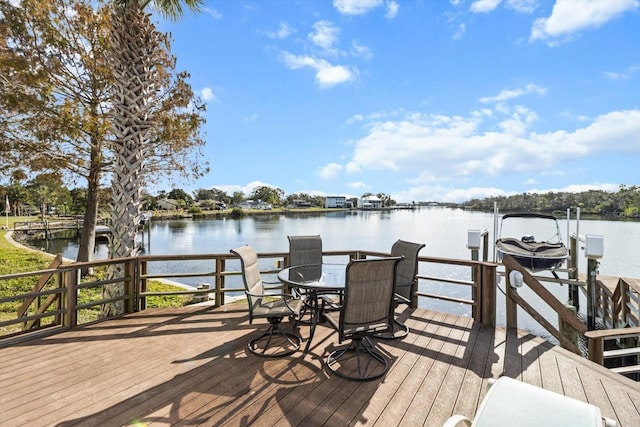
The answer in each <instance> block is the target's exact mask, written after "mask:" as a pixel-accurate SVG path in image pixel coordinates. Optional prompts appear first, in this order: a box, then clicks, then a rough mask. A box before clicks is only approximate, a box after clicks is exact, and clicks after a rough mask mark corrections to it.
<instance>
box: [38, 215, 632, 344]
mask: <svg viewBox="0 0 640 427" xmlns="http://www.w3.org/2000/svg"><path fill="white" fill-rule="evenodd" d="M519 225H522V227H523V228H522V230H521V231H520V230H516V231H514V230H511V232H510V233H513V235H515V236H517V237H520V235H524V234H533V235H535V236H536V237H537V238H539V239H547V238H550V237H551V236H552V235H553V234H554V232H555V226H553V223H552V222H551V223H548V222H547V223H545V224H538V223H535V224H531V223H529V222H527V223H525V224H519ZM525 225H526V226H528V227H527V228H524V227H525ZM559 225H560V231H561V234H562V239H563V241H564V242H565V243H567V242H568V238H567V221H566V220H560V221H559ZM469 229H487V230H489V233H490V239H489V240H490V241H492V240H494V232H493V230H494V216H493V214H492V213H480V212H467V211H462V210H451V209H446V208H438V207H434V208H422V209H420V210H413V211H412V210H399V211H392V212H380V211H370V212H361V211H354V212H335V213H328V214H321V215H300V216H294V215H289V216H283V215H265V216H258V217H247V218H243V219H239V220H235V219H217V220H180V221H153V220H152V221H151V226H150V229H149V231H145V233H144V236H143V239H144V246H145V253H147V254H152V255H159V254H201V253H227V252H228V251H229V249H231V248H235V247H238V246H241V245H244V244H249V245H251V246H253V247H254V248H255V249H256V251H258V252H286V251H287V250H288V241H287V235H297V234H319V235H321V236H322V242H323V248H324V250H344V249H354V250H356V249H367V250H375V251H386V252H388V251H389V250H390V248H391V245H392V244H393V242H394V241H396V240H397V239H404V240H410V241H414V242H423V243H425V244H426V247H425V248H424V249H422V251H421V252H420V254H421V255H425V256H437V257H446V258H461V259H470V258H471V254H470V251H469V250H468V249H467V248H466V244H467V231H468V230H469ZM504 231H505V232H506V231H507V230H506V224H505V230H504ZM570 232H571V233H575V232H576V223H575V221H571V223H570ZM579 232H580V234H581V235H585V234H596V235H602V236H604V246H605V255H604V257H603V258H602V260H601V264H600V274H604V275H611V276H625V277H636V278H638V277H640V222H631V221H602V220H584V219H583V220H581V221H580V224H579ZM503 234H505V233H503ZM47 250H48V251H49V252H52V253H57V252H60V253H62V254H63V255H64V256H65V257H67V258H72V259H73V258H75V256H76V253H77V242H75V241H73V240H65V239H60V240H54V241H51V242H50V243H49V245H48V249H47ZM492 254H493V246H491V248H490V254H489V260H491V259H492V258H493V255H492ZM105 257H106V246H105V245H99V247H98V249H97V253H96V258H105ZM266 268H269V266H266ZM579 268H580V271H583V272H584V270H585V269H586V259H585V258H584V255H583V253H581V254H580V256H579ZM171 269H172V270H171V271H177V270H178V269H177V268H176V266H175V265H173V266H172V267H171ZM151 270H153V271H152V272H161V271H162V266H159V265H154V266H153V267H152V268H151ZM180 270H184V271H206V270H209V271H210V270H212V268H211V266H207V265H202V264H198V263H192V264H185V265H183V266H182V268H181V269H180ZM420 272H421V274H427V275H430V276H437V277H453V278H461V279H468V278H469V277H468V276H469V270H468V269H463V268H459V267H457V268H456V267H446V266H444V267H443V266H439V265H435V264H430V265H426V266H423V267H421V271H420ZM181 281H182V282H184V283H187V284H190V285H196V284H198V283H199V282H202V281H206V279H204V280H203V279H202V278H201V279H193V280H191V281H189V280H187V279H181ZM503 284H504V281H502V282H501V283H500V284H499V286H503ZM421 286H422V288H426V289H424V290H427V291H428V292H432V293H443V294H447V295H451V296H457V297H461V298H469V297H470V295H469V290H468V289H467V288H466V287H459V286H455V285H450V284H440V283H436V282H433V283H423V284H421ZM550 288H551V290H552V291H553V292H554V294H556V295H557V296H558V298H559V299H560V300H561V301H565V300H566V296H567V287H566V286H564V287H563V286H560V285H550ZM521 292H522V294H523V296H525V297H526V290H525V289H524V288H523V289H522V291H521ZM498 295H499V296H500V297H501V298H500V299H499V301H498V311H499V314H498V319H499V320H501V319H502V318H503V317H502V316H503V314H502V311H503V307H504V298H503V297H502V296H501V294H500V292H498ZM421 305H424V306H426V307H429V308H435V309H443V310H446V311H451V312H455V313H458V314H463V315H468V314H469V312H470V310H469V308H468V307H467V306H463V305H457V304H451V303H446V302H439V301H431V300H429V301H425V302H421ZM581 305H582V307H584V306H585V304H584V302H583V303H582V304H581ZM550 316H551V317H555V314H550ZM523 317H524V320H523V321H521V324H522V327H525V328H527V329H530V330H535V329H536V327H535V326H532V325H531V323H532V322H533V320H530V319H527V318H526V317H527V316H526V315H523ZM533 323H535V322H533ZM541 335H544V333H541Z"/></svg>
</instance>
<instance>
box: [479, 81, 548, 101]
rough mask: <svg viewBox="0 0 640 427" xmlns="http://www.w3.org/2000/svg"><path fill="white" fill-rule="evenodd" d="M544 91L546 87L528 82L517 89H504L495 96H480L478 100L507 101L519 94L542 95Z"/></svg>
mask: <svg viewBox="0 0 640 427" xmlns="http://www.w3.org/2000/svg"><path fill="white" fill-rule="evenodd" d="M546 92H547V89H546V88H543V87H540V86H538V85H535V84H533V83H530V84H528V85H526V86H524V87H521V88H517V89H504V90H503V91H501V92H500V93H499V94H498V95H496V96H491V97H482V98H480V102H482V103H483V104H486V103H494V102H503V101H508V100H509V99H513V98H518V97H520V96H523V95H528V94H531V93H535V94H537V95H544V94H545V93H546Z"/></svg>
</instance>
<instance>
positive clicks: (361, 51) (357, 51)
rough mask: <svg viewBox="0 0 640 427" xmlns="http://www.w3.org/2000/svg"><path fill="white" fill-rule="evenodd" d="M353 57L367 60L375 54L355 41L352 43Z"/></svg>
mask: <svg viewBox="0 0 640 427" xmlns="http://www.w3.org/2000/svg"><path fill="white" fill-rule="evenodd" d="M351 55H353V56H356V57H360V58H364V59H366V60H370V59H371V58H373V53H371V49H369V46H365V45H361V44H358V42H357V41H355V40H354V41H353V42H351Z"/></svg>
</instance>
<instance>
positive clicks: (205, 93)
mask: <svg viewBox="0 0 640 427" xmlns="http://www.w3.org/2000/svg"><path fill="white" fill-rule="evenodd" d="M202 99H204V100H205V101H215V100H216V95H215V94H214V93H213V90H212V89H211V88H210V87H205V88H202Z"/></svg>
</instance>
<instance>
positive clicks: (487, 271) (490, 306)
mask: <svg viewBox="0 0 640 427" xmlns="http://www.w3.org/2000/svg"><path fill="white" fill-rule="evenodd" d="M496 270H497V266H496V265H495V264H494V265H490V264H487V263H484V264H481V265H480V283H479V284H478V285H479V288H480V290H481V291H480V300H479V301H476V303H477V304H479V305H480V307H481V309H480V313H479V314H480V319H475V320H476V321H480V322H481V323H482V324H483V325H490V326H495V325H496V277H497V276H496Z"/></svg>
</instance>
